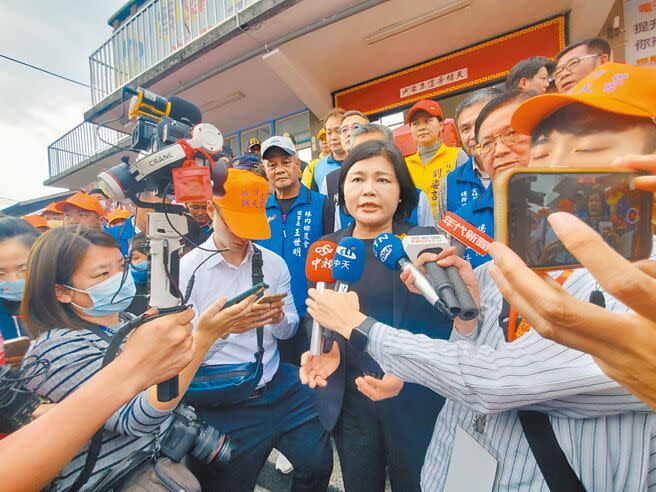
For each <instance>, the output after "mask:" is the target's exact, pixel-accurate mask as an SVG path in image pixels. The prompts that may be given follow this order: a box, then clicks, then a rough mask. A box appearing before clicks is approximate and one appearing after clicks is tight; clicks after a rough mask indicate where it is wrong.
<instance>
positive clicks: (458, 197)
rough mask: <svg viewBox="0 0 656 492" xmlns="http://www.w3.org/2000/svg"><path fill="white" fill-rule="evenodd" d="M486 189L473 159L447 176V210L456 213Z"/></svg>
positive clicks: (470, 158)
mask: <svg viewBox="0 0 656 492" xmlns="http://www.w3.org/2000/svg"><path fill="white" fill-rule="evenodd" d="M484 192H485V187H484V186H483V183H481V179H480V178H479V177H478V175H477V174H476V170H475V169H474V163H473V157H471V156H470V157H469V160H468V161H467V162H465V163H464V164H463V165H462V166H460V167H457V168H455V169H454V170H453V171H451V172H450V173H449V174H447V175H446V209H447V210H448V211H449V212H453V213H455V212H456V210H458V209H459V208H460V207H464V206H465V205H467V204H468V203H469V202H471V201H474V200H476V199H477V198H478V197H479V196H481V195H482V194H483V193H484Z"/></svg>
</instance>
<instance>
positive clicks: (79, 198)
mask: <svg viewBox="0 0 656 492" xmlns="http://www.w3.org/2000/svg"><path fill="white" fill-rule="evenodd" d="M66 205H73V206H75V207H77V208H81V209H82V210H89V211H91V212H96V213H97V214H98V215H99V216H100V217H102V216H104V215H105V209H103V207H102V205H101V204H100V202H99V201H98V200H97V199H96V198H94V197H92V196H91V195H87V194H86V193H84V192H82V191H78V192H77V193H76V194H75V195H73V196H69V197H68V198H67V199H66V200H64V201H62V202H57V204H56V205H55V207H54V208H55V210H56V211H57V212H59V213H64V208H65V207H66Z"/></svg>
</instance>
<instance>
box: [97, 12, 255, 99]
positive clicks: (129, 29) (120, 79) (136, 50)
mask: <svg viewBox="0 0 656 492" xmlns="http://www.w3.org/2000/svg"><path fill="white" fill-rule="evenodd" d="M257 1H258V0H153V1H151V2H150V3H148V4H147V5H145V6H144V7H142V8H141V10H140V11H139V12H137V13H136V14H135V15H134V16H133V17H132V18H130V19H129V20H128V21H127V22H125V23H124V24H123V25H122V26H120V27H119V28H118V29H117V30H116V31H114V32H113V33H112V37H111V38H109V40H108V41H107V42H106V43H104V44H103V45H102V46H101V47H100V48H98V49H97V50H96V51H95V52H94V53H93V54H92V55H91V56H90V57H89V66H90V67H89V68H90V74H91V100H92V102H93V104H96V103H98V102H100V101H101V100H102V99H104V98H105V97H107V96H108V95H110V94H111V93H113V92H114V91H115V90H117V89H119V88H120V87H122V86H123V85H124V84H126V83H127V82H129V81H131V80H133V79H134V78H135V77H137V76H139V75H140V74H142V73H144V72H145V71H146V70H148V69H150V68H152V67H153V66H155V65H157V64H158V63H159V62H161V61H162V60H164V59H166V58H167V57H168V56H170V55H171V54H173V53H175V52H176V51H178V50H180V49H182V48H184V47H185V46H187V45H189V44H190V43H191V42H193V41H194V40H196V39H198V38H199V37H201V36H202V35H204V34H205V33H207V32H208V31H210V30H211V29H213V28H215V27H216V26H218V25H220V24H222V23H223V22H225V21H226V20H227V19H230V18H232V17H234V16H235V15H237V13H238V12H240V11H241V10H244V9H245V8H246V7H248V6H250V5H253V4H255V3H257Z"/></svg>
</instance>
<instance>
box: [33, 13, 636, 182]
mask: <svg viewBox="0 0 656 492" xmlns="http://www.w3.org/2000/svg"><path fill="white" fill-rule="evenodd" d="M622 4H623V2H622V0H596V1H595V2H589V1H584V0H551V1H549V2H533V1H530V0H505V1H504V2H498V1H496V0H438V1H436V0H364V1H357V0H356V1H354V0H331V1H330V2H320V1H317V0H150V1H141V0H131V1H129V2H128V3H127V4H126V5H125V6H124V7H123V8H122V9H121V10H119V12H117V13H116V14H114V15H113V16H112V17H111V18H110V19H109V21H108V22H109V24H110V25H111V26H112V27H113V28H114V32H113V33H112V35H111V37H110V39H108V40H107V41H106V42H105V43H104V44H103V45H102V46H101V47H99V48H98V50H96V51H95V52H94V53H93V54H92V55H91V56H90V58H89V64H90V80H91V86H92V89H91V107H90V108H89V110H88V111H87V112H86V113H85V114H84V121H83V123H81V124H80V125H79V126H78V127H76V128H74V129H72V130H71V131H70V132H68V133H67V134H66V135H63V136H62V137H61V138H60V139H58V140H57V141H56V142H53V144H52V145H51V146H50V147H49V152H48V155H49V171H50V177H49V179H48V180H47V181H46V182H45V184H47V185H52V186H59V187H64V188H79V187H83V186H86V185H88V184H89V183H91V182H92V181H93V180H94V179H95V177H96V175H97V174H98V172H100V171H101V170H102V169H103V168H107V167H110V166H112V165H114V164H116V163H118V162H119V159H120V158H121V157H122V156H126V155H127V156H134V154H133V153H129V152H126V151H125V150H123V148H125V147H127V146H129V143H130V135H129V134H130V132H131V125H132V122H126V121H125V111H126V109H125V102H124V101H122V99H121V89H122V88H123V87H124V86H131V87H136V86H139V87H144V88H147V89H149V90H151V91H153V92H155V93H157V94H160V95H163V96H168V95H177V96H179V97H183V98H185V99H187V100H189V101H191V102H193V103H194V104H196V105H197V106H198V107H199V108H200V109H201V111H202V112H203V121H204V122H206V123H212V124H213V125H215V126H216V127H217V128H219V129H220V130H221V132H222V133H223V135H224V137H225V142H226V143H227V144H228V145H229V146H230V147H231V148H232V149H233V151H234V153H235V155H240V154H242V153H244V152H245V151H246V147H247V145H248V141H249V140H250V138H252V137H256V138H258V139H259V140H260V141H261V140H264V139H265V138H267V137H269V136H271V135H273V134H281V133H283V132H285V131H286V132H289V133H290V134H292V135H293V136H294V137H295V139H296V141H297V146H298V148H299V149H300V155H301V158H303V159H304V160H306V161H307V160H309V159H310V158H311V157H312V156H314V155H316V153H317V152H318V146H317V142H316V141H315V139H314V135H316V133H317V131H318V130H319V128H320V127H321V122H320V119H321V117H322V116H323V115H324V114H325V113H326V112H328V111H329V110H330V109H331V108H332V107H333V106H341V107H343V108H345V109H359V110H360V111H363V112H365V113H367V114H368V115H370V117H371V118H372V120H375V121H380V122H382V123H383V124H387V125H389V126H390V127H392V128H397V127H399V126H401V125H402V124H403V114H404V111H407V109H408V108H409V107H410V106H411V105H412V104H413V103H414V102H415V101H417V100H419V99H423V98H433V99H437V100H439V101H440V104H441V105H442V107H443V110H444V113H445V115H446V116H452V115H453V113H454V110H455V106H456V105H457V103H458V102H459V101H460V100H461V99H462V98H463V97H464V96H465V95H466V94H467V93H469V92H471V91H473V90H475V89H478V88H480V87H484V86H488V85H493V84H498V83H500V82H502V81H503V80H504V79H505V77H506V75H507V73H508V70H509V69H510V68H511V67H512V66H513V65H514V64H515V63H516V62H517V61H519V60H521V59H523V58H526V57H529V56H537V55H544V56H554V55H555V54H556V53H557V52H558V51H559V50H560V49H561V48H562V47H564V46H565V45H566V44H567V43H568V42H573V41H577V40H581V39H584V38H587V37H592V36H597V35H599V34H602V36H604V37H606V38H608V39H611V44H613V46H614V48H615V49H616V51H620V52H621V53H620V56H619V57H618V56H616V59H620V60H623V43H624V38H623V35H622V32H623V29H622V28H623V19H622ZM131 158H133V157H131Z"/></svg>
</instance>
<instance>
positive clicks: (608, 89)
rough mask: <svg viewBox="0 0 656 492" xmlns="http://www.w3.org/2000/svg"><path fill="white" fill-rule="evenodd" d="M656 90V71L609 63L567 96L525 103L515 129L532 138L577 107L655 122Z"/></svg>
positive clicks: (549, 96)
mask: <svg viewBox="0 0 656 492" xmlns="http://www.w3.org/2000/svg"><path fill="white" fill-rule="evenodd" d="M655 87H656V68H650V67H636V66H633V65H626V64H624V63H605V64H603V65H599V66H598V67H597V68H596V69H594V70H593V71H592V72H591V73H590V74H588V75H587V76H586V77H585V78H583V79H582V80H581V81H580V82H579V83H578V84H576V85H575V86H574V87H573V88H572V89H571V90H570V91H569V92H568V93H566V94H544V95H541V96H536V97H533V98H531V99H528V100H526V101H524V102H523V103H522V104H521V105H520V106H519V107H518V108H517V110H516V111H515V114H513V117H512V127H513V128H514V129H515V131H518V132H519V133H523V134H525V135H530V134H531V133H532V132H533V129H534V128H535V127H536V126H537V125H538V124H539V123H540V122H541V121H543V120H544V119H545V118H547V117H548V116H550V115H552V114H553V113H555V112H556V111H558V110H559V109H560V108H563V107H565V106H567V105H569V104H573V103H580V104H584V105H586V106H590V107H592V108H597V109H601V110H603V111H608V112H609V113H615V114H621V115H625V116H638V117H644V118H654V117H656V97H654V88H655Z"/></svg>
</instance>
